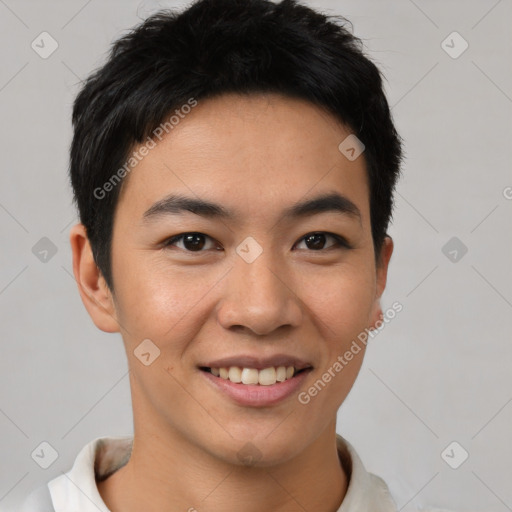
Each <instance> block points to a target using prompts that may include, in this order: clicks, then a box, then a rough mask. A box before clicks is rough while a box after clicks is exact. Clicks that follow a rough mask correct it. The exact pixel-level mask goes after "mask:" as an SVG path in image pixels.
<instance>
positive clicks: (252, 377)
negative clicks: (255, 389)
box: [242, 368, 259, 384]
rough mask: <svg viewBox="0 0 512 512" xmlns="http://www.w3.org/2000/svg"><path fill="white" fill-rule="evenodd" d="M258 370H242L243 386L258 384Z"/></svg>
mask: <svg viewBox="0 0 512 512" xmlns="http://www.w3.org/2000/svg"><path fill="white" fill-rule="evenodd" d="M258 373H259V372H258V370H255V369H254V368H244V369H243V370H242V384H258Z"/></svg>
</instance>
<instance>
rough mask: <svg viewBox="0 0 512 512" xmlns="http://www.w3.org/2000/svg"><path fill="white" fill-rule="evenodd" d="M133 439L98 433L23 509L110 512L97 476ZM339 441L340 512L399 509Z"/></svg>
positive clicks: (118, 463) (124, 455) (115, 464)
mask: <svg viewBox="0 0 512 512" xmlns="http://www.w3.org/2000/svg"><path fill="white" fill-rule="evenodd" d="M132 441H133V438H132V437H130V436H125V437H98V438H96V439H94V440H93V441H91V442H90V443H88V444H86V445H85V446H84V447H83V448H82V450H81V451H80V453H79V454H78V456H77V458H76V459H75V462H74V464H73V467H72V468H71V469H70V470H69V471H68V472H67V473H63V474H62V475H60V476H58V477H56V478H54V479H53V480H51V481H50V482H48V483H47V484H45V485H42V486H40V487H38V488H36V489H35V490H34V491H32V493H31V494H30V495H29V496H28V497H27V498H26V500H25V501H24V503H23V505H22V507H21V509H20V510H19V512H98V511H100V512H110V510H109V509H108V508H107V506H106V505H105V502H104V501H103V499H102V498H101V495H100V493H99V491H98V487H97V485H96V480H97V479H98V480H102V479H105V478H107V477H108V476H110V475H111V474H112V473H114V472H115V471H116V470H117V469H119V468H120V467H122V466H123V465H124V464H126V463H127V462H128V460H129V458H130V453H131V446H132ZM337 445H338V455H339V458H340V462H341V465H342V466H343V469H344V471H345V473H346V475H347V478H348V481H349V483H348V488H347V493H346V494H345V498H344V499H343V502H342V504H341V506H340V508H339V509H338V511H337V512H367V511H368V512H396V510H397V508H396V505H395V503H394V501H393V499H392V498H391V495H390V493H389V489H388V487H387V485H386V484H385V482H384V481H383V480H382V479H381V478H380V477H378V476H376V475H373V474H372V473H368V472H367V471H366V469H365V468H364V466H363V463H362V462H361V459H360V458H359V456H358V455H357V453H356V452H355V450H354V448H353V447H352V445H350V443H348V441H346V440H345V439H344V438H343V437H341V436H340V435H337Z"/></svg>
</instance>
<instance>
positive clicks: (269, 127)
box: [118, 94, 369, 217]
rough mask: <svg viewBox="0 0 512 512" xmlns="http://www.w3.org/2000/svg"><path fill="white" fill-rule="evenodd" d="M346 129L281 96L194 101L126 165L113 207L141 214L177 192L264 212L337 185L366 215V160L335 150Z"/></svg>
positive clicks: (307, 105)
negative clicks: (150, 146)
mask: <svg viewBox="0 0 512 512" xmlns="http://www.w3.org/2000/svg"><path fill="white" fill-rule="evenodd" d="M176 120H177V122H176ZM350 133H351V132H350V130H349V129H347V128H346V127H345V126H344V125H342V124H341V123H340V122H339V121H338V120H337V119H336V118H335V117H334V116H332V115H331V114H329V113H327V112H326V111H325V110H323V109H321V108H320V107H318V106H315V105H313V104H311V103H309V102H307V101H304V100H299V99H294V98H288V97H285V96H281V95H278V94H258V95H250V96H249V95H243V96H242V95H235V94H229V95H223V96H220V97H217V98H213V99H208V100H203V101H199V102H198V104H197V106H195V107H194V108H193V109H192V110H191V111H190V112H189V113H188V114H182V115H181V116H180V117H179V118H178V117H175V124H173V128H172V130H169V133H165V132H164V135H163V137H162V140H161V141H158V139H156V142H157V143H156V146H154V147H153V149H151V150H149V151H148V152H147V154H146V155H145V156H144V157H143V158H142V159H141V160H140V162H138V163H137V165H136V166H135V167H134V168H133V169H132V170H131V172H130V173H129V175H128V176H127V179H125V183H124V184H123V187H122V191H121V195H120V199H119V204H118V208H123V209H129V210H130V211H131V212H132V213H133V214H134V215H137V216H138V217H140V216H142V215H143V213H144V212H145V211H146V210H147V208H150V207H151V206H152V205H153V204H154V203H155V202H156V201H158V200H161V199H163V198H164V197H165V196H167V195H168V194H170V193H180V194H184V195H188V196H195V197H196V198H202V199H206V200H207V199H210V200H212V201H214V202H216V203H219V202H222V203H224V204H229V205H231V206H232V208H231V209H232V210H233V211H242V210H243V211H244V212H245V213H246V214H247V215H253V216H254V215H260V216H261V215H262V214H263V212H268V213H269V215H270V214H271V212H276V213H277V211H278V210H279V209H280V208H281V209H282V208H283V207H284V206H285V204H284V203H289V204H292V203H295V202H297V200H298V199H300V198H302V197H305V196H307V195H308V194H311V193H316V194H318V193H326V192H332V191H333V190H337V191H339V192H340V193H342V194H343V195H346V196H349V197H350V198H351V199H352V200H353V201H354V202H355V203H357V204H358V207H359V209H360V210H361V211H362V213H363V216H364V215H366V211H367V209H368V194H369V190H368V186H367V174H366V167H365V161H364V157H363V155H362V156H360V157H359V158H357V159H355V160H353V161H350V160H348V159H347V158H346V157H345V156H344V155H343V154H342V153H341V152H340V150H339V149H338V147H339V145H340V143H342V141H343V140H344V139H345V138H346V137H348V136H349V135H350ZM134 149H135V151H136V150H137V148H134Z"/></svg>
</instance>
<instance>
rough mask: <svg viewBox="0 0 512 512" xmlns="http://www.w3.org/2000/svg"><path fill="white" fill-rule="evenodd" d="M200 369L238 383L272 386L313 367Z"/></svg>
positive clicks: (202, 367) (205, 367) (203, 367)
mask: <svg viewBox="0 0 512 512" xmlns="http://www.w3.org/2000/svg"><path fill="white" fill-rule="evenodd" d="M199 369H200V370H202V371H203V372H207V373H211V374H212V375H213V376H215V377H218V378H220V379H224V380H229V381H230V382H234V383H236V384H246V385H253V386H254V385H260V386H272V385H274V384H277V383H280V382H285V381H287V380H290V379H293V377H295V376H296V375H299V374H300V373H302V372H305V371H309V370H311V369H312V367H307V368H302V369H300V370H298V369H297V368H295V367H294V366H271V367H269V368H264V369H262V370H258V369H256V368H241V367H239V366H230V367H222V368H209V367H207V366H201V367H200V368H199Z"/></svg>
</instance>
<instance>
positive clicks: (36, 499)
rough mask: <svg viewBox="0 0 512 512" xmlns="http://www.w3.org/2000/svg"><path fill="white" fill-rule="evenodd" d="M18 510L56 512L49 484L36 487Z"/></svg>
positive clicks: (23, 511) (20, 511)
mask: <svg viewBox="0 0 512 512" xmlns="http://www.w3.org/2000/svg"><path fill="white" fill-rule="evenodd" d="M18 512H55V508H54V507H53V503H52V497H51V496H50V489H49V488H48V484H44V485H40V486H39V487H36V488H35V489H34V490H33V491H32V492H31V493H30V494H29V495H28V496H27V497H26V498H25V500H24V501H23V503H22V504H21V507H20V508H19V509H18Z"/></svg>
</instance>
